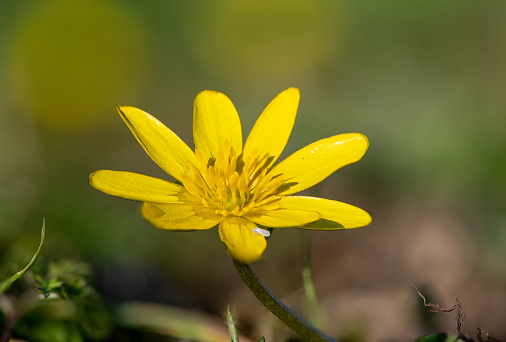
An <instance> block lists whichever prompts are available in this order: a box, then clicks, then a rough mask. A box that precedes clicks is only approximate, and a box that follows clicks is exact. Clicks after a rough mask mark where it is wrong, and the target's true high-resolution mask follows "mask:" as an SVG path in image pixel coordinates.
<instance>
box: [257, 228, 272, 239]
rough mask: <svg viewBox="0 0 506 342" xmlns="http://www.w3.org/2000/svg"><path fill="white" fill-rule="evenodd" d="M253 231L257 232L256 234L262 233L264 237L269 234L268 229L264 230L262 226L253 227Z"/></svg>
mask: <svg viewBox="0 0 506 342" xmlns="http://www.w3.org/2000/svg"><path fill="white" fill-rule="evenodd" d="M253 233H257V234H259V235H262V236H264V237H269V236H271V233H269V231H268V230H265V229H262V228H255V229H253Z"/></svg>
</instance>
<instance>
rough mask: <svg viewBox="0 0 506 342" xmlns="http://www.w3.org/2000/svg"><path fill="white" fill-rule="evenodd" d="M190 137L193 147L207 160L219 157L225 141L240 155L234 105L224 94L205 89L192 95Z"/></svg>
mask: <svg viewBox="0 0 506 342" xmlns="http://www.w3.org/2000/svg"><path fill="white" fill-rule="evenodd" d="M193 140H194V141H195V149H197V150H199V151H200V152H201V153H202V154H203V156H204V157H205V158H206V160H207V159H209V158H216V157H217V156H218V151H219V150H220V149H221V148H223V145H224V144H225V140H228V144H229V146H231V147H233V148H234V150H235V152H236V155H239V154H241V152H242V131H241V122H240V120H239V115H238V114H237V110H236V109H235V107H234V104H233V103H232V101H230V99H229V98H228V97H227V96H226V95H225V94H222V93H218V92H216V91H212V90H204V91H202V92H200V93H199V94H198V95H197V97H195V102H194V103H193ZM227 152H228V151H227Z"/></svg>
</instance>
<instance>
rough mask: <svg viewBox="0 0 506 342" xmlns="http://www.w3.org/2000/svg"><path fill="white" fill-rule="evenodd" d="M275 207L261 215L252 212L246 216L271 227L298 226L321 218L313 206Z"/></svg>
mask: <svg viewBox="0 0 506 342" xmlns="http://www.w3.org/2000/svg"><path fill="white" fill-rule="evenodd" d="M305 209H306V208H297V210H293V209H284V208H283V209H275V210H269V211H265V212H262V213H261V215H258V214H251V216H246V217H248V218H250V219H251V220H252V221H254V222H255V223H257V224H260V225H262V226H266V227H270V228H284V227H298V226H303V225H305V224H307V223H310V222H315V221H318V220H319V219H320V214H318V213H317V212H316V210H314V211H308V210H313V209H312V208H310V207H308V208H307V209H308V210H305Z"/></svg>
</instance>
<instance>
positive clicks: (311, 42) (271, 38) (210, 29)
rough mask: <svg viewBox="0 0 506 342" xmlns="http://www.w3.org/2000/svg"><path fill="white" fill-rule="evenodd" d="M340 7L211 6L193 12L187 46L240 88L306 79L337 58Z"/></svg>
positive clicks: (285, 1) (298, 1)
mask: <svg viewBox="0 0 506 342" xmlns="http://www.w3.org/2000/svg"><path fill="white" fill-rule="evenodd" d="M336 3H338V2H336ZM336 3H331V2H328V1H320V0H315V1H307V0H281V1H269V0H259V1H226V0H221V1H213V2H212V5H202V6H199V7H198V8H195V9H194V11H192V17H191V19H190V20H189V21H188V23H187V25H188V26H187V32H188V35H189V42H190V43H191V46H192V48H193V50H194V52H195V54H196V56H197V58H199V60H200V61H201V63H202V64H203V65H205V66H206V67H207V68H208V69H209V70H211V71H213V72H214V73H215V74H216V75H219V76H220V77H228V78H232V79H234V80H235V81H240V82H241V84H243V83H244V80H245V79H247V80H248V81H252V80H259V81H262V82H264V81H265V79H266V78H267V79H270V80H272V79H273V78H279V77H286V76H289V77H293V76H297V75H307V74H308V73H310V72H314V71H315V70H317V68H318V67H321V65H322V62H324V61H328V60H329V58H331V57H332V56H335V55H334V54H335V50H336V48H338V46H339V44H340V41H341V37H340V36H341V27H342V25H343V20H342V15H341V14H340V11H339V10H338V9H339V7H340V6H339V5H336Z"/></svg>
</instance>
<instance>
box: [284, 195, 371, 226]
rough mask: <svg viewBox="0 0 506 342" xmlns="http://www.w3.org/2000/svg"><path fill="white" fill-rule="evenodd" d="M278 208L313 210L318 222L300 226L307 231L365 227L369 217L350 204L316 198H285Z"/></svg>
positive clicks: (369, 220) (369, 221)
mask: <svg viewBox="0 0 506 342" xmlns="http://www.w3.org/2000/svg"><path fill="white" fill-rule="evenodd" d="M280 206H281V207H282V208H287V209H298V210H303V209H305V210H314V211H317V212H318V213H320V220H318V221H316V222H313V223H309V224H306V225H304V226H301V227H300V228H307V229H321V230H333V229H348V228H358V227H363V226H367V225H368V224H369V223H371V216H370V215H369V214H368V213H367V212H365V211H364V210H362V209H360V208H357V207H355V206H352V205H350V204H346V203H342V202H337V201H332V200H328V199H324V198H318V197H305V196H286V197H282V198H281V200H280Z"/></svg>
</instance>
